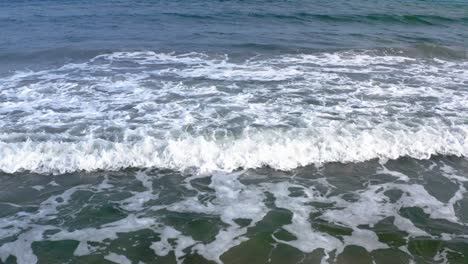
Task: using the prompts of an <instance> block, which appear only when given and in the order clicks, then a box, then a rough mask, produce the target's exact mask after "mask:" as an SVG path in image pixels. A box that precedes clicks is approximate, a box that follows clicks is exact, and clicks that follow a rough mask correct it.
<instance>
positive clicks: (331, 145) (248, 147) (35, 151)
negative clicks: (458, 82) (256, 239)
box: [0, 126, 468, 174]
mask: <svg viewBox="0 0 468 264" xmlns="http://www.w3.org/2000/svg"><path fill="white" fill-rule="evenodd" d="M467 139H468V128H467V127H465V126H459V127H449V128H446V127H439V128H437V127H431V128H424V129H420V130H416V131H411V130H394V131H392V130H385V129H383V128H375V129H373V130H364V131H359V130H356V129H354V130H353V129H344V128H335V129H332V128H331V127H330V128H323V129H309V130H295V131H294V130H293V131H283V132H272V131H266V132H256V133H252V132H250V133H246V134H244V135H243V136H242V137H240V138H229V137H226V138H221V139H217V140H216V139H213V138H206V137H201V136H199V137H191V136H186V137H183V138H179V139H166V140H159V139H157V138H154V137H145V138H144V139H142V140H139V141H135V142H110V141H105V140H89V141H85V142H33V141H26V142H21V143H3V142H2V143H0V156H1V158H0V170H2V171H4V172H7V173H15V172H20V171H31V172H36V173H54V174H57V173H66V172H73V171H95V170H120V169H124V168H129V167H135V168H151V167H157V168H169V169H174V170H178V171H186V170H195V171H197V172H199V173H210V172H215V171H225V172H231V171H234V170H236V169H239V168H244V169H253V168H259V167H263V166H268V167H271V168H274V169H278V170H290V169H294V168H297V167H300V166H306V165H310V164H316V165H320V164H323V163H327V162H342V163H348V162H362V161H367V160H371V159H381V160H382V161H386V160H388V159H398V158H400V157H405V156H407V157H412V158H417V159H429V158H430V157H431V156H434V155H454V156H467V155H468V140H467Z"/></svg>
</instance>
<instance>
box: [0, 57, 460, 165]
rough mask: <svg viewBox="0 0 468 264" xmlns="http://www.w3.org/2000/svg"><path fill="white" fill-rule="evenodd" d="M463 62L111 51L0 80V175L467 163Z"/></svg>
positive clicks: (420, 59)
mask: <svg viewBox="0 0 468 264" xmlns="http://www.w3.org/2000/svg"><path fill="white" fill-rule="evenodd" d="M467 76H468V64H467V62H466V61H463V60H444V59H440V58H420V57H409V56H407V55H405V53H401V54H400V53H398V52H393V53H389V54H385V53H384V52H379V51H372V50H368V51H339V52H328V53H320V52H318V53H311V54H284V55H275V56H266V55H258V56H252V57H248V58H244V57H238V56H237V57H236V56H234V55H227V54H208V53H194V52H193V53H186V54H177V53H157V52H153V51H138V52H135V51H131V52H130V51H129V52H114V53H110V54H103V55H99V56H97V57H95V58H93V59H91V60H89V61H86V62H83V63H68V64H65V65H63V66H61V67H57V68H52V69H44V70H40V71H23V72H15V73H12V74H11V75H9V76H6V77H3V78H1V79H0V86H1V88H2V89H0V101H1V102H2V107H1V108H0V155H1V156H0V170H1V171H3V172H7V173H15V172H19V171H32V172H38V173H55V174H56V173H65V172H73V171H95V170H119V169H123V168H128V167H137V168H148V167H159V168H170V169H174V170H178V171H184V170H195V171H197V172H200V173H209V172H213V171H224V172H231V171H234V170H236V169H238V168H245V169H249V168H258V167H263V166H267V167H271V168H275V169H279V170H290V169H294V168H297V167H300V166H306V165H309V164H323V163H327V162H343V163H348V162H361V161H366V160H371V159H381V160H382V161H385V160H387V159H397V158H399V157H405V156H407V157H412V158H417V159H428V158H430V157H431V156H433V155H455V156H466V155H467V152H468V150H467V149H468V147H467V146H468V145H467V144H468V143H467V131H468V124H467V123H466V113H467V112H468V108H467V107H468V93H467V92H466V89H464V86H466V83H467V82H468V77H467Z"/></svg>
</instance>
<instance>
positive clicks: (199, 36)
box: [0, 0, 468, 70]
mask: <svg viewBox="0 0 468 264" xmlns="http://www.w3.org/2000/svg"><path fill="white" fill-rule="evenodd" d="M0 25H1V28H2V30H1V31H0V34H1V35H0V58H1V60H2V68H4V69H6V70H8V67H6V66H5V64H6V63H8V64H10V63H15V62H19V63H22V66H23V67H28V66H29V65H28V64H27V61H28V60H33V59H35V63H40V62H43V63H45V62H44V61H48V62H51V61H61V60H66V59H75V58H87V57H88V58H89V57H92V56H94V55H97V54H99V53H101V52H105V51H107V52H109V51H115V50H121V49H151V50H158V51H180V52H193V51H200V52H209V51H210V52H213V51H219V52H228V53H231V52H241V53H244V52H247V53H255V52H273V53H274V52H276V53H281V52H304V51H310V50H336V49H350V48H376V47H380V48H390V47H412V48H415V47H416V48H417V46H418V45H423V46H426V45H428V46H429V47H425V48H423V51H422V53H429V54H431V53H435V54H439V53H442V55H453V54H451V52H450V50H445V49H442V50H441V51H439V50H438V48H437V46H444V47H451V48H454V49H456V50H462V51H464V50H465V49H466V45H467V41H466V39H467V38H468V33H467V32H468V7H467V3H466V1H462V0H452V1H445V0H434V1H430V0H428V1H422V0H408V1H404V0H391V1H385V0H364V1H345V0H338V1H323V0H316V1H258V0H255V1H213V0H206V1H205V0H204V1H98V2H96V1H35V2H34V3H32V2H31V1H2V2H1V3H0ZM434 46H436V47H434ZM444 53H448V54H444ZM462 53H463V52H462Z"/></svg>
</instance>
